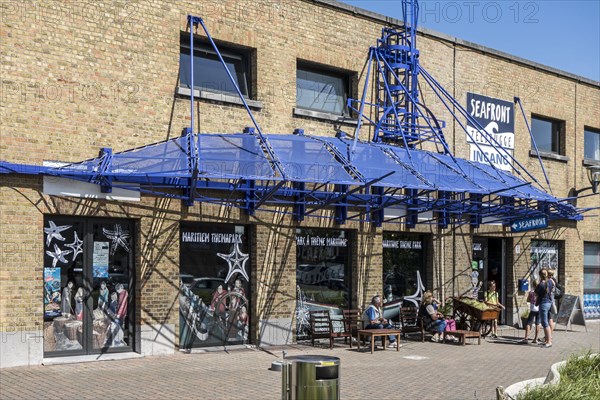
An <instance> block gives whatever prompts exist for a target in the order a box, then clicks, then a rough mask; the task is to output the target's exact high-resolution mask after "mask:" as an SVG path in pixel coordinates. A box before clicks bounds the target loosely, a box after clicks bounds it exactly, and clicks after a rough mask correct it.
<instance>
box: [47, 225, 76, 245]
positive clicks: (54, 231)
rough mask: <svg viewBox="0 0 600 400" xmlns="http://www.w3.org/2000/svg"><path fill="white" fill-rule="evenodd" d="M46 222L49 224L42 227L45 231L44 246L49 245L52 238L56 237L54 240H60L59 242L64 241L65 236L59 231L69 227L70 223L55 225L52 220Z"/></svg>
mask: <svg viewBox="0 0 600 400" xmlns="http://www.w3.org/2000/svg"><path fill="white" fill-rule="evenodd" d="M48 224H49V225H50V226H49V227H48V228H44V233H46V246H48V247H50V243H51V242H52V239H56V240H60V241H61V242H64V241H65V238H64V236H63V235H61V234H60V233H61V232H63V231H66V230H67V229H69V228H71V225H61V226H56V224H55V223H54V221H48Z"/></svg>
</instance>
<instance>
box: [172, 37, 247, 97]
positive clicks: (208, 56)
mask: <svg viewBox="0 0 600 400" xmlns="http://www.w3.org/2000/svg"><path fill="white" fill-rule="evenodd" d="M218 47H219V51H220V53H221V56H222V57H223V60H224V61H225V64H226V65H227V67H228V68H229V71H230V72H231V75H232V76H233V79H234V80H235V82H236V84H237V85H238V87H239V88H240V91H241V92H242V95H243V96H244V97H246V98H251V97H252V93H251V73H250V65H251V62H250V53H251V52H250V50H248V49H241V48H237V47H234V46H224V45H218ZM191 84H192V80H191V74H190V43H189V37H187V36H182V39H181V47H180V54H179V86H180V88H186V89H191ZM194 89H196V90H199V91H200V93H202V92H210V93H217V94H225V95H231V96H235V97H237V96H238V94H237V91H236V90H235V87H234V85H233V84H232V82H231V79H230V78H229V76H228V75H227V71H225V68H224V67H223V65H222V64H221V61H220V60H219V57H218V56H217V54H216V52H215V51H214V49H213V48H212V46H211V45H210V44H209V43H206V42H203V41H201V40H200V39H198V41H196V40H195V39H194Z"/></svg>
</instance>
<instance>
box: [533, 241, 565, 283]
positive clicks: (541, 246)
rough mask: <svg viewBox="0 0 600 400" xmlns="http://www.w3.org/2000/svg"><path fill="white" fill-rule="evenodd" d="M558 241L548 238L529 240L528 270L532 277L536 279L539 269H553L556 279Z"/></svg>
mask: <svg viewBox="0 0 600 400" xmlns="http://www.w3.org/2000/svg"><path fill="white" fill-rule="evenodd" d="M558 254H559V248H558V242H555V241H550V240H532V241H531V265H530V267H529V270H530V271H531V276H532V277H533V278H534V279H538V277H539V274H540V270H541V269H551V270H554V276H555V277H556V278H557V279H558V267H559V264H558Z"/></svg>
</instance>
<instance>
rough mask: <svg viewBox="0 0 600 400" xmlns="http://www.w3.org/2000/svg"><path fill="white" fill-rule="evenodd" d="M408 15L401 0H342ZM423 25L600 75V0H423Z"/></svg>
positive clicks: (568, 69)
mask: <svg viewBox="0 0 600 400" xmlns="http://www.w3.org/2000/svg"><path fill="white" fill-rule="evenodd" d="M340 1H341V2H342V3H348V4H350V5H353V6H356V7H360V8H364V9H367V10H370V11H374V12H377V13H380V14H383V15H387V16H391V17H394V18H398V19H402V7H401V4H402V2H401V0H369V1H364V0H340ZM419 4H420V15H419V22H418V26H420V27H425V28H428V29H431V30H434V31H437V32H441V33H445V34H447V35H450V36H455V37H457V38H460V39H464V40H467V41H470V42H474V43H477V44H480V45H483V46H486V47H490V48H493V49H496V50H500V51H503V52H506V53H509V54H512V55H515V56H518V57H522V58H525V59H528V60H531V61H535V62H537V63H540V64H543V65H547V66H550V67H553V68H557V69H560V70H563V71H566V72H570V73H572V74H575V75H579V76H582V77H585V78H588V79H593V80H595V81H600V0H538V1H525V0H495V1H492V0H490V1H488V0H484V1H477V0H456V1H450V0H435V1H434V0H420V1H419Z"/></svg>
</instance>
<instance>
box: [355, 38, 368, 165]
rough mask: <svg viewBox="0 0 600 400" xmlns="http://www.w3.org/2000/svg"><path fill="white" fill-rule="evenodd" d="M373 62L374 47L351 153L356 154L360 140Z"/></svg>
mask: <svg viewBox="0 0 600 400" xmlns="http://www.w3.org/2000/svg"><path fill="white" fill-rule="evenodd" d="M372 63H373V49H369V65H368V66H367V75H366V76H365V86H364V88H363V94H362V98H361V100H360V110H359V111H358V123H357V124H356V129H355V130H354V142H353V143H352V151H351V152H350V154H354V149H355V148H356V142H357V141H358V133H359V132H360V127H361V125H362V118H363V113H364V110H365V101H366V96H367V89H368V88H369V77H370V76H371V64H372Z"/></svg>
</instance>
